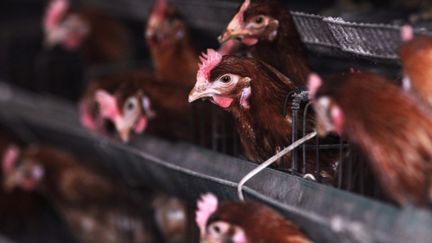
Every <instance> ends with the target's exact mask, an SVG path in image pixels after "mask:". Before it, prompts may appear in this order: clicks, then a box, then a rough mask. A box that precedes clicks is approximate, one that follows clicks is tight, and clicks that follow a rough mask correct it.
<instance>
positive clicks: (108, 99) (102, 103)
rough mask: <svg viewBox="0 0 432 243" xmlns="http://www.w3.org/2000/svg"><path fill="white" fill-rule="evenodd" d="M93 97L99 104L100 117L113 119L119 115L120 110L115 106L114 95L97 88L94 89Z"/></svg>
mask: <svg viewBox="0 0 432 243" xmlns="http://www.w3.org/2000/svg"><path fill="white" fill-rule="evenodd" d="M94 98H95V100H96V102H98V104H99V109H100V113H101V116H102V117H104V118H107V119H112V120H114V119H115V118H116V117H118V116H119V115H120V111H119V110H118V108H117V99H116V97H115V96H113V95H111V94H110V93H108V92H107V91H105V90H103V89H99V90H97V91H96V93H95V96H94Z"/></svg>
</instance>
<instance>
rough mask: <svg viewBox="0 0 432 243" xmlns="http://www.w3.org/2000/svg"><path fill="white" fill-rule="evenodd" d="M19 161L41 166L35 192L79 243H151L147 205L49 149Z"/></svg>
mask: <svg viewBox="0 0 432 243" xmlns="http://www.w3.org/2000/svg"><path fill="white" fill-rule="evenodd" d="M20 161H21V162H19V163H21V164H25V163H28V161H33V162H34V163H39V164H40V165H42V166H43V168H44V170H45V174H44V177H43V178H42V181H41V182H40V183H39V185H38V188H39V190H40V191H41V192H42V193H43V194H44V195H46V196H47V197H48V198H49V199H51V200H52V201H53V202H54V204H55V205H56V207H57V209H58V210H59V211H60V213H61V214H62V215H63V216H64V217H65V219H66V221H67V222H68V224H69V225H70V227H71V229H72V231H73V232H74V233H75V234H76V236H78V237H79V238H80V239H81V240H82V242H108V243H109V242H155V238H154V237H155V236H154V234H153V232H152V231H151V227H152V226H151V218H152V214H151V210H149V206H150V205H146V204H145V201H140V202H141V203H138V202H136V201H135V199H132V198H130V197H129V195H128V194H127V192H126V191H125V189H124V188H123V187H122V186H120V184H119V183H116V182H114V181H113V180H111V179H109V178H108V177H105V176H102V175H100V174H97V173H95V172H93V171H92V170H91V169H89V168H85V167H83V166H82V165H81V164H80V162H79V161H77V160H76V158H74V157H73V156H71V155H69V154H68V153H66V152H63V151H60V150H57V149H54V148H50V147H30V148H28V149H26V150H25V151H24V152H23V154H22V156H21V157H20Z"/></svg>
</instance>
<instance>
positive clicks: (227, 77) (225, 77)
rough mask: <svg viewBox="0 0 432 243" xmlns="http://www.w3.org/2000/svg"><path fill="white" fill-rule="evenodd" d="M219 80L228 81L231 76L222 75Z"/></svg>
mask: <svg viewBox="0 0 432 243" xmlns="http://www.w3.org/2000/svg"><path fill="white" fill-rule="evenodd" d="M221 81H222V82H224V83H228V82H229V81H231V77H230V76H228V75H227V76H223V77H222V78H221Z"/></svg>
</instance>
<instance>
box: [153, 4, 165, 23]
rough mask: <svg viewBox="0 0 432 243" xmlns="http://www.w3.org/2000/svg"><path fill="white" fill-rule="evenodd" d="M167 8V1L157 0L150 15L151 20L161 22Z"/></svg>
mask: <svg viewBox="0 0 432 243" xmlns="http://www.w3.org/2000/svg"><path fill="white" fill-rule="evenodd" d="M167 6H168V4H167V1H166V0H156V3H155V5H154V6H153V9H152V12H151V14H150V19H153V21H161V20H162V19H163V17H164V14H165V11H166V9H167Z"/></svg>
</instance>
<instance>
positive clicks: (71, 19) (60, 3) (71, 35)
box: [44, 0, 90, 50]
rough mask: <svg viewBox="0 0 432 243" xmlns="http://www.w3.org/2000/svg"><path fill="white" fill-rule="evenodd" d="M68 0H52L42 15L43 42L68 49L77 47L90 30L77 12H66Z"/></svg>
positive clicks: (50, 45)
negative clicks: (43, 15)
mask: <svg viewBox="0 0 432 243" xmlns="http://www.w3.org/2000/svg"><path fill="white" fill-rule="evenodd" d="M68 9H69V2H68V0H52V1H51V3H50V4H49V6H48V9H47V11H46V13H45V17H44V31H45V44H46V46H47V47H53V46H55V45H58V44H61V45H62V46H63V47H64V48H66V49H69V50H74V49H77V48H78V47H79V46H80V45H81V43H82V42H83V41H84V39H85V38H86V37H87V36H88V34H89V32H90V26H89V24H88V23H87V22H86V21H85V20H84V19H82V18H81V17H80V16H78V15H77V14H73V13H68Z"/></svg>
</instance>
